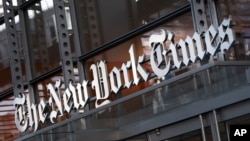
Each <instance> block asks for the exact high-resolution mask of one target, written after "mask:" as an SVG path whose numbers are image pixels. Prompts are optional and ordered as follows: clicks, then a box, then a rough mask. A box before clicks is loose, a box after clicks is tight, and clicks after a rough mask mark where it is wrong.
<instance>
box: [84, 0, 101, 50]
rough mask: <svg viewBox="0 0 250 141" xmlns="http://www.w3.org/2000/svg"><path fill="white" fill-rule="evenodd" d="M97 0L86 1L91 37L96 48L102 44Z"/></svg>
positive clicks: (92, 44)
mask: <svg viewBox="0 0 250 141" xmlns="http://www.w3.org/2000/svg"><path fill="white" fill-rule="evenodd" d="M96 7H97V6H96V1H95V0H91V1H86V13H87V18H88V23H89V31H90V33H89V34H90V39H91V46H92V48H96V47H98V46H100V44H101V38H100V32H99V31H100V29H99V24H98V16H97V9H96Z"/></svg>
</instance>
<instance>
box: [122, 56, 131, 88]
mask: <svg viewBox="0 0 250 141" xmlns="http://www.w3.org/2000/svg"><path fill="white" fill-rule="evenodd" d="M130 67H131V61H128V62H127V63H126V64H125V63H123V64H122V67H121V69H122V72H123V77H124V83H125V84H124V86H125V87H126V88H130V87H131V86H132V84H133V82H132V81H131V80H130V75H129V73H128V69H129V68H130Z"/></svg>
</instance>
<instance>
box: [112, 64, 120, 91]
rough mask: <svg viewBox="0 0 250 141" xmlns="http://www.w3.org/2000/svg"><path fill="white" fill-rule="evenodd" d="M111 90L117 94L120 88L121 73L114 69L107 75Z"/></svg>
mask: <svg viewBox="0 0 250 141" xmlns="http://www.w3.org/2000/svg"><path fill="white" fill-rule="evenodd" d="M109 77H110V84H111V90H112V91H113V92H114V93H115V94H117V93H118V92H119V91H120V90H121V88H122V80H121V71H120V70H119V69H117V68H116V67H114V68H113V69H112V71H111V72H110V73H109Z"/></svg>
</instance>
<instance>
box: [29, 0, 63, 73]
mask: <svg viewBox="0 0 250 141" xmlns="http://www.w3.org/2000/svg"><path fill="white" fill-rule="evenodd" d="M27 14H28V18H29V21H28V22H29V27H28V28H29V31H30V32H29V39H30V40H29V44H30V48H31V52H32V53H30V54H31V58H32V63H33V64H32V67H33V70H34V76H38V75H40V74H43V73H45V72H46V71H49V70H51V69H53V68H55V67H57V66H59V65H60V59H59V58H60V55H59V49H58V43H57V42H58V40H57V35H56V28H55V26H56V24H55V18H54V10H53V3H52V1H49V0H42V1H40V2H37V3H35V4H34V5H33V6H31V7H30V8H29V9H28V10H27Z"/></svg>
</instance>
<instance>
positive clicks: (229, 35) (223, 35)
mask: <svg viewBox="0 0 250 141" xmlns="http://www.w3.org/2000/svg"><path fill="white" fill-rule="evenodd" d="M230 27H231V19H230V18H229V19H224V20H223V21H222V23H221V25H220V27H219V29H218V30H219V37H220V40H221V52H222V53H224V51H227V50H228V49H229V48H230V47H231V46H232V45H233V43H234V42H235V33H234V31H233V30H232V29H231V28H230Z"/></svg>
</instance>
